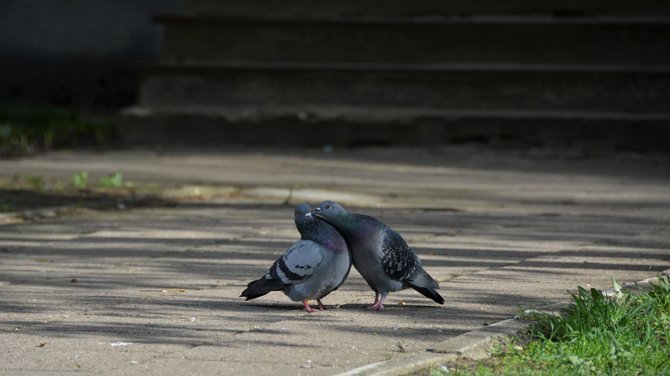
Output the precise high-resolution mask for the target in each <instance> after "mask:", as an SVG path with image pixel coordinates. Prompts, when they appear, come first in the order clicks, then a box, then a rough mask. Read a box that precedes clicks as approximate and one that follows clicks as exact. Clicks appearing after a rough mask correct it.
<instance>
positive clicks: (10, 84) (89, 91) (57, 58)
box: [0, 0, 180, 108]
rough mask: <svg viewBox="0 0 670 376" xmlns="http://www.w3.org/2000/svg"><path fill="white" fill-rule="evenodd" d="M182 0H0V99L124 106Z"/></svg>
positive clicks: (152, 57) (132, 94) (74, 104)
mask: <svg viewBox="0 0 670 376" xmlns="http://www.w3.org/2000/svg"><path fill="white" fill-rule="evenodd" d="M179 3H180V1H179V0H50V1H44V0H41V1H40V0H2V1H0V104H3V103H4V104H8V103H9V104H13V103H30V104H36V105H49V104H56V105H66V106H78V107H111V108H116V107H121V106H125V105H128V104H130V103H132V102H133V101H134V100H135V96H136V93H137V85H138V81H137V65H138V63H140V62H142V61H149V60H152V59H154V58H156V57H157V56H158V53H159V48H160V41H161V36H162V30H161V28H160V27H159V26H158V25H155V24H153V23H152V21H151V18H152V16H153V15H155V14H161V13H174V12H177V11H178V10H179Z"/></svg>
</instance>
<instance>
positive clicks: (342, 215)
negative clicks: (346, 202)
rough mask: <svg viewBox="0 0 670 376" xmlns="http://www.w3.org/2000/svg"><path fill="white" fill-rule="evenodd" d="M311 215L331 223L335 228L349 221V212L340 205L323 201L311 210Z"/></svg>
mask: <svg viewBox="0 0 670 376" xmlns="http://www.w3.org/2000/svg"><path fill="white" fill-rule="evenodd" d="M312 214H313V215H314V216H316V217H319V218H321V219H323V220H325V221H326V222H328V223H331V224H332V225H334V226H335V227H337V225H338V224H343V223H345V222H347V221H348V220H349V217H350V215H349V212H348V211H347V210H346V209H345V208H344V207H342V205H340V204H338V203H337V202H333V201H324V202H322V203H320V204H319V206H318V207H316V208H314V210H312Z"/></svg>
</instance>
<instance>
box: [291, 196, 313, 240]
mask: <svg viewBox="0 0 670 376" xmlns="http://www.w3.org/2000/svg"><path fill="white" fill-rule="evenodd" d="M293 221H294V222H295V227H297V228H298V231H299V232H300V233H301V234H302V233H303V229H305V228H306V227H307V226H308V224H309V222H312V221H314V217H313V216H312V207H311V206H309V205H308V204H304V203H303V204H300V205H298V206H296V207H295V209H294V210H293Z"/></svg>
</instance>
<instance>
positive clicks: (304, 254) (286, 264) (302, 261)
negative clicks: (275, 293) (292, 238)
mask: <svg viewBox="0 0 670 376" xmlns="http://www.w3.org/2000/svg"><path fill="white" fill-rule="evenodd" d="M322 261H323V254H322V247H321V246H320V245H319V244H317V243H316V242H313V241H311V240H298V241H297V242H295V243H293V245H292V246H291V247H290V248H289V249H288V250H287V251H286V253H284V255H283V256H282V257H280V258H278V259H277V261H275V262H274V264H272V266H271V267H270V271H269V272H268V274H269V275H268V276H269V277H270V278H271V279H274V280H280V281H281V282H282V283H283V284H285V285H293V284H296V283H300V282H302V281H303V280H305V278H307V277H309V276H310V275H311V274H312V273H313V272H314V270H315V269H316V268H317V267H318V266H319V264H321V262H322Z"/></svg>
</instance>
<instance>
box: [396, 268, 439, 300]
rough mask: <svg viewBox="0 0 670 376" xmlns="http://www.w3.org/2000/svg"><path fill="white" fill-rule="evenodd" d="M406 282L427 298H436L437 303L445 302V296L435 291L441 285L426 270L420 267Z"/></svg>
mask: <svg viewBox="0 0 670 376" xmlns="http://www.w3.org/2000/svg"><path fill="white" fill-rule="evenodd" d="M405 284H406V285H407V286H409V287H411V288H413V289H414V290H416V291H418V292H419V293H420V294H421V295H423V296H425V297H426V298H428V299H432V300H434V301H435V303H438V304H444V298H443V297H442V296H441V295H440V294H439V293H438V292H437V291H435V289H439V288H440V285H439V284H438V283H437V281H436V280H434V279H433V277H431V276H430V275H429V274H428V273H426V271H425V270H423V269H421V268H418V269H417V270H416V271H415V272H414V274H413V275H412V276H411V277H410V278H409V279H407V280H405Z"/></svg>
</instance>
